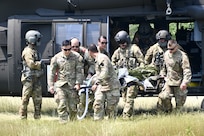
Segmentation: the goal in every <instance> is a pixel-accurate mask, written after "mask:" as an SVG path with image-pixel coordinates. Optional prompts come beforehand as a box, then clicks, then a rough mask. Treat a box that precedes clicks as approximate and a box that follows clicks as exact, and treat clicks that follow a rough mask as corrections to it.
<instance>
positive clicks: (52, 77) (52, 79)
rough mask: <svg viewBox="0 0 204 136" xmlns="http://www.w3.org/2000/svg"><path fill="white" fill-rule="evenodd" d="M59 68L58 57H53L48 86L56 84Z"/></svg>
mask: <svg viewBox="0 0 204 136" xmlns="http://www.w3.org/2000/svg"><path fill="white" fill-rule="evenodd" d="M57 70H58V64H57V58H56V57H53V58H52V59H51V62H50V71H49V75H48V86H49V87H53V86H54V82H55V79H56V76H57Z"/></svg>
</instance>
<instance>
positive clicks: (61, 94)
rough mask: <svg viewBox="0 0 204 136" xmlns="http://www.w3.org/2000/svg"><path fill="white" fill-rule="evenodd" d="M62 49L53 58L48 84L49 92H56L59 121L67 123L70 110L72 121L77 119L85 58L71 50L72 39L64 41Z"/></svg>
mask: <svg viewBox="0 0 204 136" xmlns="http://www.w3.org/2000/svg"><path fill="white" fill-rule="evenodd" d="M61 50H62V51H61V52H59V53H57V54H56V55H55V56H54V57H53V58H52V59H51V63H50V75H48V86H49V92H50V93H52V94H55V96H54V97H55V100H56V103H57V104H58V108H57V112H58V115H59V121H60V123H66V122H67V120H68V110H69V119H70V120H71V121H72V120H75V119H76V115H77V104H78V103H79V96H78V90H79V89H80V84H81V83H82V80H83V77H84V73H83V63H82V60H83V58H82V57H81V55H80V54H79V53H77V52H74V51H71V42H70V40H65V41H63V42H62V46H61ZM56 75H57V78H56ZM55 80H56V82H55ZM54 82H55V84H54ZM54 86H55V87H54Z"/></svg>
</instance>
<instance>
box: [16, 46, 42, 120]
mask: <svg viewBox="0 0 204 136" xmlns="http://www.w3.org/2000/svg"><path fill="white" fill-rule="evenodd" d="M22 60H23V71H22V76H21V82H22V84H23V89H22V104H21V106H20V110H19V113H20V116H21V119H26V118H27V106H28V104H29V99H30V97H31V96H32V99H33V104H34V118H35V119H40V117H41V104H42V86H41V82H40V77H41V76H42V75H43V70H42V69H41V63H40V61H39V55H38V53H37V50H36V47H35V46H32V45H28V46H27V47H25V49H24V50H23V52H22Z"/></svg>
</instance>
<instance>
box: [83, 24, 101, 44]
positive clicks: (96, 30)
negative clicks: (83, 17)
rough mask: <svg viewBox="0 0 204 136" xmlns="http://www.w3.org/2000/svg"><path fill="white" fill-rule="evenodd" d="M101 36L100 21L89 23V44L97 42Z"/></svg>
mask: <svg viewBox="0 0 204 136" xmlns="http://www.w3.org/2000/svg"><path fill="white" fill-rule="evenodd" d="M99 36H100V24H99V23H95V24H87V31H86V37H87V41H86V44H87V45H90V44H91V43H95V44H97V41H98V37H99Z"/></svg>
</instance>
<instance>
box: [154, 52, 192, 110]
mask: <svg viewBox="0 0 204 136" xmlns="http://www.w3.org/2000/svg"><path fill="white" fill-rule="evenodd" d="M160 74H161V75H162V76H166V83H165V86H164V88H163V90H162V92H161V93H160V94H159V97H158V103H157V106H158V109H159V110H162V111H165V112H170V111H172V104H171V98H172V96H173V95H174V96H175V101H176V108H177V109H181V107H182V106H183V105H184V103H185V101H186V96H187V94H186V93H187V92H185V91H181V89H180V85H181V83H182V82H183V83H189V82H190V80H191V76H192V73H191V69H190V64H189V59H188V57H187V55H186V53H184V52H183V51H181V50H179V49H178V50H177V51H176V52H175V53H173V54H171V53H169V50H168V51H166V52H165V54H164V67H163V69H162V70H161V73H160Z"/></svg>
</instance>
